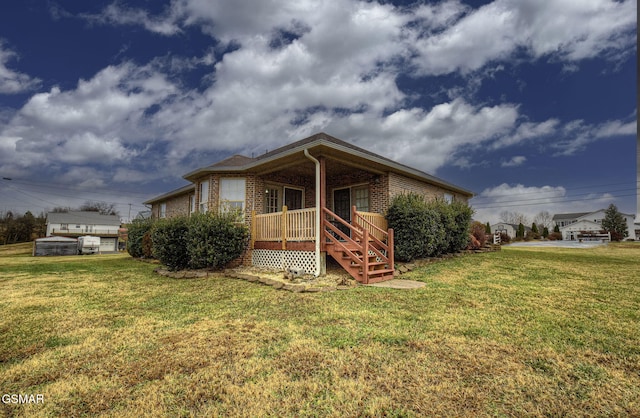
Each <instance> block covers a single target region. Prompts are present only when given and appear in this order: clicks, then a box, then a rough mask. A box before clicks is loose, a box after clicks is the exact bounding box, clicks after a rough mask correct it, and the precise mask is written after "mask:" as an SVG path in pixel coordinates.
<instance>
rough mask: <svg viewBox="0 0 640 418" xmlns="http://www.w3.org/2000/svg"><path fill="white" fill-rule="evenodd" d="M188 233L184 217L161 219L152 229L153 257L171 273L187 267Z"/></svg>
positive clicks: (187, 225) (186, 219) (186, 221)
mask: <svg viewBox="0 0 640 418" xmlns="http://www.w3.org/2000/svg"><path fill="white" fill-rule="evenodd" d="M188 232H189V222H188V218H184V217H177V218H170V219H162V220H160V221H159V222H157V223H156V224H155V225H154V227H153V230H152V232H151V242H152V244H153V255H154V257H155V258H157V259H158V260H160V262H162V264H164V265H165V266H167V268H168V269H169V270H171V271H175V270H183V269H185V268H187V267H188V266H189V252H188V250H187V233H188Z"/></svg>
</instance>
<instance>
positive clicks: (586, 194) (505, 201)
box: [478, 189, 634, 206]
mask: <svg viewBox="0 0 640 418" xmlns="http://www.w3.org/2000/svg"><path fill="white" fill-rule="evenodd" d="M633 190H634V189H618V190H609V191H605V192H602V191H600V192H599V193H619V192H631V191H633ZM594 193H595V192H587V193H577V194H571V195H563V196H549V197H534V198H531V199H518V200H516V201H515V202H529V201H534V200H540V199H564V198H573V197H577V196H590V195H593V194H594ZM523 194H525V193H519V194H518V196H520V195H523ZM498 203H514V200H512V199H511V200H502V201H500V200H496V201H493V202H487V203H480V204H479V205H478V206H482V205H488V204H490V205H493V204H498Z"/></svg>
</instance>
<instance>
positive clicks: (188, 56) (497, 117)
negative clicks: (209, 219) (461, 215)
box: [0, 0, 637, 222]
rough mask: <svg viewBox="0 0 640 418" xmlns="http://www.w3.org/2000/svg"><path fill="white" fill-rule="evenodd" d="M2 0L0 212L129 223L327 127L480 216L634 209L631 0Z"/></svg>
mask: <svg viewBox="0 0 640 418" xmlns="http://www.w3.org/2000/svg"><path fill="white" fill-rule="evenodd" d="M5 3H6V4H3V5H2V6H0V177H3V178H10V179H11V180H1V181H0V211H3V210H4V211H6V210H14V211H16V212H19V213H23V212H24V211H26V210H31V211H32V212H34V213H35V212H39V211H42V210H45V209H47V208H52V207H54V206H79V205H80V204H82V203H83V202H84V201H85V200H102V201H107V202H114V203H117V204H118V209H119V210H120V213H121V215H123V217H125V218H127V217H128V215H129V213H130V212H129V210H130V209H131V215H132V216H133V215H135V213H137V211H139V210H144V207H143V205H142V202H143V201H144V200H146V199H147V198H149V197H151V196H153V195H156V194H160V193H163V192H166V191H169V190H172V189H174V188H177V187H180V186H182V185H184V184H185V181H184V180H183V179H182V175H184V174H185V173H187V172H189V171H191V170H193V169H195V168H197V167H201V166H203V165H207V164H210V163H213V162H215V161H217V160H219V159H222V158H225V157H227V156H229V155H231V154H236V153H243V154H245V155H249V156H250V155H252V154H255V155H258V154H261V153H263V152H265V151H266V150H268V149H274V148H276V147H278V146H281V145H285V144H287V143H289V142H293V141H295V140H298V139H302V138H304V137H306V136H309V135H311V134H314V133H316V132H320V131H324V132H327V133H329V134H331V135H334V136H337V137H339V138H341V139H344V140H346V141H349V142H352V143H354V144H356V145H358V146H361V147H363V148H367V149H370V150H372V151H374V152H377V153H379V154H382V155H384V156H387V157H389V158H392V159H395V160H397V161H399V162H402V163H405V164H407V165H410V166H413V167H415V168H418V169H420V170H423V171H426V172H429V173H431V174H434V175H436V176H439V177H441V178H443V179H445V180H448V181H450V182H453V183H455V184H458V185H460V186H462V187H465V188H467V189H470V190H472V191H474V192H475V193H476V197H475V198H474V199H473V200H472V204H473V206H474V207H475V209H476V212H477V213H476V218H477V219H479V220H482V221H491V222H494V221H498V219H499V213H500V212H501V211H504V210H509V211H517V212H522V213H525V214H527V215H529V216H530V217H531V218H533V216H534V215H535V214H536V213H538V212H540V211H543V210H546V211H549V212H551V213H552V214H553V213H559V212H579V211H589V210H597V209H600V208H603V207H606V206H607V205H608V204H609V203H615V204H617V205H618V207H619V208H620V210H621V211H623V212H626V213H635V212H636V207H635V206H636V199H635V195H636V125H637V124H636V121H637V103H636V92H637V46H636V27H637V21H636V15H637V2H636V1H635V0H618V1H613V0H581V1H576V0H547V1H540V0H495V1H462V0H443V1H433V2H429V1H422V2H420V1H418V2H406V1H382V2H377V1H370V2H364V1H355V0H327V1H308V0H299V1H295V2H292V1H290V0H260V1H258V0H234V1H232V2H231V1H222V0H219V1H215V0H211V1H205V0H165V1H155V0H154V1H150V0H138V1H98V0H96V1H80V0H76V1H68V0H65V1H63V0H59V1H56V0H50V1H46V2H45V1H40V0H21V1H10V2H5ZM129 205H131V206H129Z"/></svg>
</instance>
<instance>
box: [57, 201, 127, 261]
mask: <svg viewBox="0 0 640 418" xmlns="http://www.w3.org/2000/svg"><path fill="white" fill-rule="evenodd" d="M119 229H120V218H119V217H118V216H116V215H101V214H99V213H98V212H85V211H69V212H49V213H48V214H47V236H48V237H51V236H58V237H69V238H77V237H80V236H84V235H91V236H94V237H100V252H103V253H104V252H115V251H118V231H119Z"/></svg>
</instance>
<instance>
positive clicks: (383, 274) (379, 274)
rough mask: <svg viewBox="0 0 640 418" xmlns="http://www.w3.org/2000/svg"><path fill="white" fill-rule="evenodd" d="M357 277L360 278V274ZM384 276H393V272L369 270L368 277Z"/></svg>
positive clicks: (389, 270)
mask: <svg viewBox="0 0 640 418" xmlns="http://www.w3.org/2000/svg"><path fill="white" fill-rule="evenodd" d="M358 274H359V275H361V276H362V272H361V271H360V272H358ZM385 275H391V276H393V270H391V269H383V270H370V271H369V274H368V276H369V277H371V276H385Z"/></svg>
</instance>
